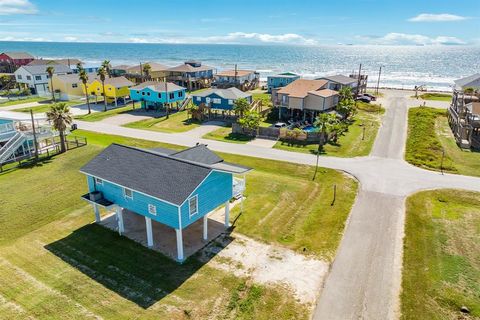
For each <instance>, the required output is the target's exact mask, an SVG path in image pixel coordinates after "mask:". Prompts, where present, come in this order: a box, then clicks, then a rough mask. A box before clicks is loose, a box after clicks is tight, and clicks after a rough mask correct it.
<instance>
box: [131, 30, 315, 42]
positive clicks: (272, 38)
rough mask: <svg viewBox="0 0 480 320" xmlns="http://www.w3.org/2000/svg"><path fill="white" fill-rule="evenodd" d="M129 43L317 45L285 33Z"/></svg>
mask: <svg viewBox="0 0 480 320" xmlns="http://www.w3.org/2000/svg"><path fill="white" fill-rule="evenodd" d="M128 41H130V42H134V43H215V44H242V43H244V44H258V43H276V44H298V45H316V44H317V43H318V42H317V40H315V39H310V38H306V37H304V36H301V35H298V34H295V33H285V34H279V35H272V34H268V33H256V32H252V33H246V32H232V33H229V34H227V35H222V36H208V37H184V38H156V37H134V38H129V39H128Z"/></svg>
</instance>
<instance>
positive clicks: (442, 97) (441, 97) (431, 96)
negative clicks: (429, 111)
mask: <svg viewBox="0 0 480 320" xmlns="http://www.w3.org/2000/svg"><path fill="white" fill-rule="evenodd" d="M418 97H419V98H420V99H423V100H435V101H447V102H450V101H452V95H451V94H448V93H422V94H420V95H418ZM412 98H415V96H412Z"/></svg>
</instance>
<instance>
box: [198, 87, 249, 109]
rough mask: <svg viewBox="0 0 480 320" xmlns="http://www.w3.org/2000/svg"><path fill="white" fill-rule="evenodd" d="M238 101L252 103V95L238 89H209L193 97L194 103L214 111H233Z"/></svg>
mask: <svg viewBox="0 0 480 320" xmlns="http://www.w3.org/2000/svg"><path fill="white" fill-rule="evenodd" d="M238 99H246V100H247V101H248V103H250V104H251V103H252V95H251V94H250V93H247V92H243V91H241V90H239V89H237V88H234V87H232V88H228V89H208V90H205V91H202V92H199V93H196V94H193V95H192V102H193V103H194V104H195V105H197V106H199V105H201V104H204V105H205V106H207V107H210V108H212V109H221V110H233V106H234V104H235V101H236V100H238Z"/></svg>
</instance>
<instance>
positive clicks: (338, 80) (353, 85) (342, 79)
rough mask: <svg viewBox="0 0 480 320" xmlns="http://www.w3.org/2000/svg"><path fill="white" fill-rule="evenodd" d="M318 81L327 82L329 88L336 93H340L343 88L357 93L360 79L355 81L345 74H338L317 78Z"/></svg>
mask: <svg viewBox="0 0 480 320" xmlns="http://www.w3.org/2000/svg"><path fill="white" fill-rule="evenodd" d="M316 80H327V81H328V84H327V88H328V89H331V90H335V91H339V90H340V89H342V88H346V87H348V88H350V89H351V90H352V92H353V93H355V92H356V91H357V85H358V79H353V78H350V77H347V76H344V75H343V74H337V75H334V76H325V77H321V78H317V79H316Z"/></svg>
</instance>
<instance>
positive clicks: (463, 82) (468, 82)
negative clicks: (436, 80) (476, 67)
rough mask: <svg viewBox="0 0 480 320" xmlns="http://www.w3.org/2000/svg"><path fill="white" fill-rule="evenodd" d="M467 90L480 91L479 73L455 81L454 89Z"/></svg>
mask: <svg viewBox="0 0 480 320" xmlns="http://www.w3.org/2000/svg"><path fill="white" fill-rule="evenodd" d="M467 88H473V89H474V90H480V73H475V74H472V75H471V76H469V77H465V78H462V79H458V80H455V89H457V90H465V89H467Z"/></svg>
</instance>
